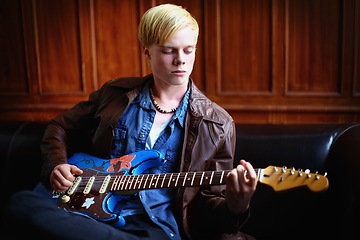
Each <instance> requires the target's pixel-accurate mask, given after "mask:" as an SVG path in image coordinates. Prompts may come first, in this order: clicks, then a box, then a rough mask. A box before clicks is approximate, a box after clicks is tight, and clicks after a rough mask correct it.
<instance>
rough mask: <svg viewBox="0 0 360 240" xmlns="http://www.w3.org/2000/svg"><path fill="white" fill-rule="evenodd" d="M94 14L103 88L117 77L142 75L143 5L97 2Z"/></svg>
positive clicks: (115, 1)
mask: <svg viewBox="0 0 360 240" xmlns="http://www.w3.org/2000/svg"><path fill="white" fill-rule="evenodd" d="M94 11H95V12H94V13H95V29H94V32H95V38H96V46H95V47H96V54H97V58H96V59H97V71H98V76H97V77H98V81H99V86H101V85H102V84H103V83H105V82H106V81H108V80H110V79H113V78H115V77H127V76H140V75H142V66H141V64H142V63H141V49H140V45H139V43H138V42H139V41H138V37H137V33H138V31H137V29H138V23H139V15H140V13H139V2H138V1H127V0H121V1H118V0H112V1H102V0H97V1H95V2H94Z"/></svg>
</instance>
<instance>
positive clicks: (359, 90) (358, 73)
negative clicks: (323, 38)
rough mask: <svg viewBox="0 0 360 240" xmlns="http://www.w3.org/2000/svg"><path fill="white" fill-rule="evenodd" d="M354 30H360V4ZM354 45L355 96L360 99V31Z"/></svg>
mask: <svg viewBox="0 0 360 240" xmlns="http://www.w3.org/2000/svg"><path fill="white" fill-rule="evenodd" d="M354 29H360V2H359V1H356V2H355V26H354ZM354 39H355V43H354V50H355V51H354V52H355V56H354V61H353V64H354V73H353V74H354V75H353V76H354V80H353V96H357V97H360V31H355V36H354Z"/></svg>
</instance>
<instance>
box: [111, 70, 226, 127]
mask: <svg viewBox="0 0 360 240" xmlns="http://www.w3.org/2000/svg"><path fill="white" fill-rule="evenodd" d="M151 79H153V75H152V74H149V75H147V76H145V77H127V78H116V79H114V80H112V82H111V83H110V86H112V87H119V88H123V89H127V91H126V94H127V96H128V98H129V100H130V102H132V101H134V99H135V98H136V97H137V96H138V95H139V93H140V91H141V90H142V89H143V87H144V85H145V83H146V82H147V81H149V80H151ZM189 85H190V98H189V107H188V110H190V114H191V115H192V116H194V117H199V118H202V119H203V120H205V121H210V122H214V123H218V124H224V123H225V120H224V118H223V117H222V116H221V115H220V114H219V110H220V112H222V111H224V110H222V109H221V108H220V107H219V106H218V105H217V104H216V103H214V102H212V101H211V100H210V99H208V98H207V97H206V96H205V95H204V94H203V93H202V92H201V91H200V90H199V89H198V87H197V86H196V85H195V83H194V82H193V80H192V79H191V78H190V81H189ZM216 109H217V111H216Z"/></svg>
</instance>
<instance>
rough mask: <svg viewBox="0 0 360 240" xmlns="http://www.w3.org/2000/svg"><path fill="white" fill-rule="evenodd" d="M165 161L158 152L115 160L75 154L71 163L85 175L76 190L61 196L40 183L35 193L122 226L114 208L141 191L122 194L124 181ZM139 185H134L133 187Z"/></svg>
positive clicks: (75, 185)
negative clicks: (126, 177) (127, 177)
mask: <svg viewBox="0 0 360 240" xmlns="http://www.w3.org/2000/svg"><path fill="white" fill-rule="evenodd" d="M164 162H165V159H164V157H163V156H162V154H161V153H160V152H158V151H156V150H149V151H139V152H136V153H132V154H129V155H125V156H122V157H120V158H114V159H101V158H97V157H94V156H91V155H89V154H86V153H75V154H74V155H73V156H72V157H71V158H69V160H68V163H69V164H72V165H76V166H77V167H78V168H80V169H82V170H83V174H82V175H80V176H76V179H75V181H74V182H73V187H71V188H69V189H68V190H67V191H66V192H65V193H57V192H55V191H53V190H52V189H48V188H46V187H44V186H43V185H42V184H41V183H39V184H38V186H37V187H36V188H35V189H34V191H36V192H40V193H43V194H46V195H47V196H50V198H51V199H52V200H53V201H54V202H55V203H56V205H57V206H58V207H59V208H61V209H64V210H66V211H70V212H74V213H78V214H82V215H86V216H90V217H91V218H94V219H96V220H99V221H103V222H107V223H110V224H115V225H116V226H118V227H122V226H124V225H125V220H124V218H123V217H122V216H121V215H119V214H116V213H114V208H115V206H116V205H117V204H118V202H119V201H121V200H123V199H126V198H128V196H129V194H134V193H136V192H137V191H118V189H120V185H121V184H122V185H123V186H121V187H124V188H125V187H127V185H128V183H125V182H124V180H122V178H124V177H125V176H136V175H140V174H142V173H143V172H144V171H146V170H147V169H149V168H153V167H159V166H161V165H162V164H163V163H164ZM135 184H136V183H135V182H134V183H133V185H134V186H135ZM112 189H113V190H112ZM114 189H115V190H114ZM121 189H122V188H121Z"/></svg>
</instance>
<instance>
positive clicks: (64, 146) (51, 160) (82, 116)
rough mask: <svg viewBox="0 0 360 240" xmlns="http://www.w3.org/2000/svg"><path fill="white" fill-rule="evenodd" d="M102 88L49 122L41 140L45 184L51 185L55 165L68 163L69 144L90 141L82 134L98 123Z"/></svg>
mask: <svg viewBox="0 0 360 240" xmlns="http://www.w3.org/2000/svg"><path fill="white" fill-rule="evenodd" d="M106 85H107V84H105V85H104V86H103V87H102V89H104V88H105V87H106ZM102 89H101V90H98V91H95V92H93V93H92V94H90V96H89V99H88V100H87V101H83V102H80V103H78V104H76V105H75V106H74V107H73V108H71V109H70V110H68V111H66V112H64V113H63V114H61V115H59V116H58V117H56V118H55V119H52V120H51V121H50V123H49V124H48V126H47V129H46V130H45V133H44V136H43V138H42V142H41V152H42V160H43V165H42V170H41V180H42V182H43V183H44V184H45V185H49V177H50V173H51V171H52V170H53V169H54V167H55V166H57V165H59V164H62V163H67V159H68V154H69V147H68V146H70V145H71V146H72V145H73V144H76V143H79V142H81V143H82V145H85V142H86V141H89V139H90V138H82V139H81V140H80V136H82V135H84V134H85V133H89V132H91V129H94V126H95V125H96V123H95V119H94V115H95V112H96V110H97V106H98V100H99V96H100V95H101V91H102ZM75 139H76V140H75ZM86 139H87V140H86ZM78 145H79V144H78ZM79 146H80V145H79Z"/></svg>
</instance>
